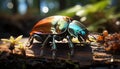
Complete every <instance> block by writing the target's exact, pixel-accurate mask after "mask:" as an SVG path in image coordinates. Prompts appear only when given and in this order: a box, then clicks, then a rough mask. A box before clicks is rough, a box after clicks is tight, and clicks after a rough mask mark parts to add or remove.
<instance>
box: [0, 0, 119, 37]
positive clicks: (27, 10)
mask: <svg viewBox="0 0 120 69" xmlns="http://www.w3.org/2000/svg"><path fill="white" fill-rule="evenodd" d="M119 4H120V0H0V38H4V37H9V36H11V35H12V36H19V35H23V36H24V37H28V36H29V32H30V31H31V29H32V27H33V26H34V24H35V23H36V22H37V21H39V20H40V19H43V18H45V17H48V16H51V15H66V16H69V17H72V18H73V19H75V20H79V21H80V22H81V23H83V24H84V25H85V26H86V28H87V29H88V30H89V31H90V32H98V33H101V32H102V31H103V30H108V31H109V32H110V33H115V32H120V5H119Z"/></svg>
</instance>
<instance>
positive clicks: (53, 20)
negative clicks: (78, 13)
mask: <svg viewBox="0 0 120 69" xmlns="http://www.w3.org/2000/svg"><path fill="white" fill-rule="evenodd" d="M87 35H88V30H87V29H86V27H85V26H84V25H82V24H81V23H80V22H79V21H77V20H72V19H71V18H70V17H67V16H50V17H47V18H45V19H42V20H40V21H39V22H38V23H37V24H36V25H35V26H34V27H33V29H32V31H31V32H30V37H29V40H28V43H27V46H31V45H32V44H33V40H34V39H36V40H38V41H41V42H42V46H41V53H40V55H41V56H42V55H43V53H44V52H43V51H44V50H43V48H44V46H45V44H46V43H48V42H50V41H52V51H53V52H52V57H53V58H54V57H55V52H56V48H57V47H56V43H55V40H61V39H63V38H67V40H68V43H69V47H70V49H71V52H70V54H71V55H73V54H74V49H73V47H74V46H73V43H72V41H71V38H72V37H77V38H78V39H79V41H85V40H86V39H87Z"/></svg>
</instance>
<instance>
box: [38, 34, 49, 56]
mask: <svg viewBox="0 0 120 69" xmlns="http://www.w3.org/2000/svg"><path fill="white" fill-rule="evenodd" d="M50 37H51V35H48V36H47V37H46V39H45V40H44V41H43V43H42V47H41V51H40V56H43V48H44V47H45V44H46V43H47V41H48V39H49V38H50Z"/></svg>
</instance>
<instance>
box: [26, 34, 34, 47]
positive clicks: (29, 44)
mask: <svg viewBox="0 0 120 69" xmlns="http://www.w3.org/2000/svg"><path fill="white" fill-rule="evenodd" d="M33 39H34V37H33V36H30V37H29V39H28V42H27V45H26V46H27V47H30V46H31V45H32V44H33Z"/></svg>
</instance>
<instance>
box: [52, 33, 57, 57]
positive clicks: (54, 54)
mask: <svg viewBox="0 0 120 69" xmlns="http://www.w3.org/2000/svg"><path fill="white" fill-rule="evenodd" d="M55 37H56V35H53V42H52V58H53V59H55V57H56V49H57V47H56V44H55Z"/></svg>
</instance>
